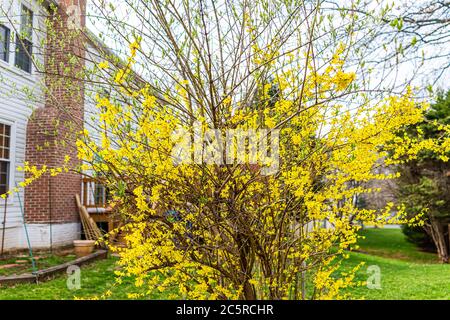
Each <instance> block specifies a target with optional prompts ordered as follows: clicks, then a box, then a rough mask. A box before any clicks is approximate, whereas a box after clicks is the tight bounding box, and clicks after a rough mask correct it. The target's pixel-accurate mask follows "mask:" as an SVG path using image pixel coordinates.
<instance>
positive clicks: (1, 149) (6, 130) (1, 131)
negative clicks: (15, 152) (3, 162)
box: [0, 123, 11, 159]
mask: <svg viewBox="0 0 450 320" xmlns="http://www.w3.org/2000/svg"><path fill="white" fill-rule="evenodd" d="M10 145H11V127H10V126H8V125H6V124H2V123H0V159H9V153H10V152H9V148H10Z"/></svg>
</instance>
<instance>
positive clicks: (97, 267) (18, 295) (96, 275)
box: [0, 257, 165, 300]
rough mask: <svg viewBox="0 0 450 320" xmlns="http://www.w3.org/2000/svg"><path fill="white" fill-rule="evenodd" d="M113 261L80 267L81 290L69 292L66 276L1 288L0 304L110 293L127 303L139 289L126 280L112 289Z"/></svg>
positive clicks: (156, 294)
mask: <svg viewBox="0 0 450 320" xmlns="http://www.w3.org/2000/svg"><path fill="white" fill-rule="evenodd" d="M116 261H117V259H116V258H112V257H110V258H108V259H106V260H101V261H98V262H95V263H93V264H90V265H88V266H85V267H82V269H81V289H80V290H76V291H73V290H69V289H68V287H67V276H60V277H58V278H56V279H54V280H51V281H48V282H44V283H40V284H38V285H36V284H20V285H17V286H14V287H7V288H0V300H71V299H74V298H83V299H89V298H95V297H99V296H100V295H102V294H104V293H105V292H106V291H108V290H111V292H112V295H111V297H110V298H111V299H127V297H128V296H127V294H128V293H136V292H138V289H136V287H135V286H134V283H133V282H132V281H131V280H130V279H127V280H125V281H124V282H123V283H122V284H121V285H120V286H117V287H113V284H114V282H115V281H114V280H115V275H114V269H115V268H116ZM150 298H151V299H164V298H165V296H163V295H161V294H159V293H155V294H152V295H151V296H150Z"/></svg>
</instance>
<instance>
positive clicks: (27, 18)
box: [15, 6, 33, 73]
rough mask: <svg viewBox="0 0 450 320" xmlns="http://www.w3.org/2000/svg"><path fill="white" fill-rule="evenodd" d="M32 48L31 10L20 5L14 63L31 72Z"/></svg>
mask: <svg viewBox="0 0 450 320" xmlns="http://www.w3.org/2000/svg"><path fill="white" fill-rule="evenodd" d="M32 50H33V11H31V10H30V9H28V8H27V7H25V6H22V14H21V18H20V34H17V36H16V61H15V65H16V66H17V67H18V68H20V69H22V70H23V71H26V72H28V73H31V54H32Z"/></svg>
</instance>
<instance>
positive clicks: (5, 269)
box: [0, 249, 76, 277]
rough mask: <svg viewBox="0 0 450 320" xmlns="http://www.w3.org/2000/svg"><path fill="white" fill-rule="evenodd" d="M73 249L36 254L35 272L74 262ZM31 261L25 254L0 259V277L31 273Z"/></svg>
mask: <svg viewBox="0 0 450 320" xmlns="http://www.w3.org/2000/svg"><path fill="white" fill-rule="evenodd" d="M75 259H76V256H75V253H74V251H73V249H65V250H58V251H54V252H45V251H42V252H37V253H36V254H35V256H34V260H35V263H36V268H37V270H41V269H47V268H50V267H53V266H57V265H60V264H63V263H65V262H69V261H71V260H75ZM32 272H33V265H32V259H31V257H30V256H29V255H28V254H27V253H17V254H10V255H7V256H4V257H2V258H0V277H1V276H12V275H21V274H25V273H32Z"/></svg>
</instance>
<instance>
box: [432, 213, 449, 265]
mask: <svg viewBox="0 0 450 320" xmlns="http://www.w3.org/2000/svg"><path fill="white" fill-rule="evenodd" d="M444 230H445V228H444V226H443V225H442V224H441V223H439V221H438V220H436V219H434V218H430V225H429V230H428V232H429V233H430V235H431V237H432V238H433V242H434V244H435V245H436V249H437V253H438V256H439V260H440V261H441V262H442V263H449V252H448V246H447V240H446V239H445V232H444Z"/></svg>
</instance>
